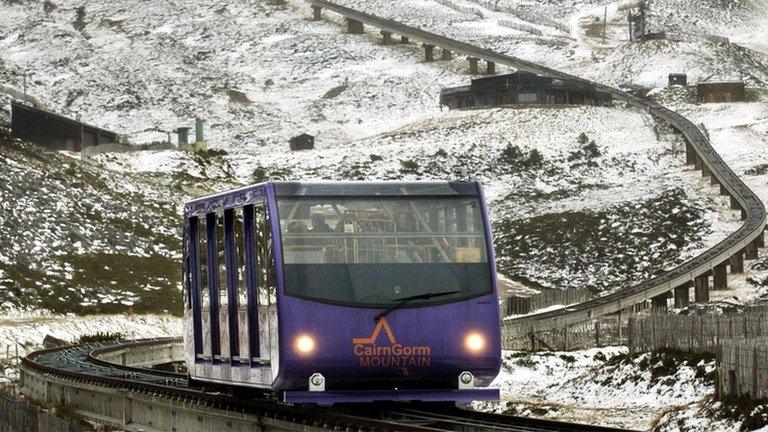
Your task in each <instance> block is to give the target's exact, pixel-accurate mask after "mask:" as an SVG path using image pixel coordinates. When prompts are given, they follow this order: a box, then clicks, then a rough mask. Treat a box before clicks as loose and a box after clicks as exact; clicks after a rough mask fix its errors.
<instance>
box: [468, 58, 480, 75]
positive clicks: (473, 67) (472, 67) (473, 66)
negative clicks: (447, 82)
mask: <svg viewBox="0 0 768 432" xmlns="http://www.w3.org/2000/svg"><path fill="white" fill-rule="evenodd" d="M467 60H468V61H469V74H470V75H477V74H478V69H477V62H478V61H479V59H478V58H477V57H467Z"/></svg>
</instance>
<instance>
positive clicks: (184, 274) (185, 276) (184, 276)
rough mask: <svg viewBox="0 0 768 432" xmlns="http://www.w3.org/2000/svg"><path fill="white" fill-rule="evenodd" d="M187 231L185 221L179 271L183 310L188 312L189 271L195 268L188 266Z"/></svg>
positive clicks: (189, 298) (189, 299)
mask: <svg viewBox="0 0 768 432" xmlns="http://www.w3.org/2000/svg"><path fill="white" fill-rule="evenodd" d="M189 229H190V224H189V221H187V225H186V226H185V229H184V236H183V239H182V242H181V254H182V255H181V256H182V257H183V258H182V262H181V265H182V269H181V286H183V287H184V289H183V290H182V292H183V294H182V295H183V301H184V310H190V309H192V292H191V290H192V286H191V285H190V281H189V279H190V278H189V272H190V271H191V269H193V268H195V267H194V266H191V265H190V256H189V249H190V248H189Z"/></svg>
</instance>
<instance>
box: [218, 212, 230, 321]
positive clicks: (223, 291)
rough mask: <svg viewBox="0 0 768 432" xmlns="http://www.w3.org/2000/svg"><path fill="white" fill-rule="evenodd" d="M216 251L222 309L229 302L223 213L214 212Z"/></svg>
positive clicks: (220, 305)
mask: <svg viewBox="0 0 768 432" xmlns="http://www.w3.org/2000/svg"><path fill="white" fill-rule="evenodd" d="M216 244H217V246H216V252H217V255H218V256H217V259H216V262H217V263H218V273H219V307H220V308H221V310H224V309H225V308H224V306H227V305H228V304H229V300H228V298H227V264H226V261H225V259H224V215H223V214H222V213H216Z"/></svg>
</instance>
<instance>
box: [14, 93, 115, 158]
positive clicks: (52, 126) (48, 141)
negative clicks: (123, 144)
mask: <svg viewBox="0 0 768 432" xmlns="http://www.w3.org/2000/svg"><path fill="white" fill-rule="evenodd" d="M11 129H12V132H13V136H15V137H16V138H19V139H22V140H24V141H29V142H33V143H36V144H39V145H42V146H45V147H47V148H49V149H51V150H70V151H82V150H83V148H85V147H92V146H96V145H99V144H107V143H116V142H118V135H117V134H116V133H115V132H112V131H108V130H106V129H101V128H99V127H96V126H91V125H88V124H85V123H82V122H79V121H77V120H73V119H70V118H67V117H64V116H61V115H58V114H55V113H52V112H49V111H45V110H41V109H39V108H34V107H31V106H28V105H24V104H20V103H17V102H12V103H11Z"/></svg>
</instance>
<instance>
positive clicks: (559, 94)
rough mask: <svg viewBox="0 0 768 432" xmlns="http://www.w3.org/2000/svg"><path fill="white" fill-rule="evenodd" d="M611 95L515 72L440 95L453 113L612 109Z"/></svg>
mask: <svg viewBox="0 0 768 432" xmlns="http://www.w3.org/2000/svg"><path fill="white" fill-rule="evenodd" d="M612 102H613V97H612V96H611V94H610V93H606V92H601V91H598V90H597V89H596V88H595V87H594V86H592V85H590V84H589V83H586V82H584V81H578V80H565V79H560V78H550V77H543V76H539V75H536V74H532V73H528V72H519V71H518V72H515V73H512V74H508V75H497V76H492V77H486V78H478V79H473V80H472V82H471V84H470V85H468V86H461V87H452V88H446V89H443V90H442V91H441V92H440V104H441V105H446V106H448V107H449V108H451V109H460V108H479V107H490V106H500V105H597V106H605V105H611V104H612Z"/></svg>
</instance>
